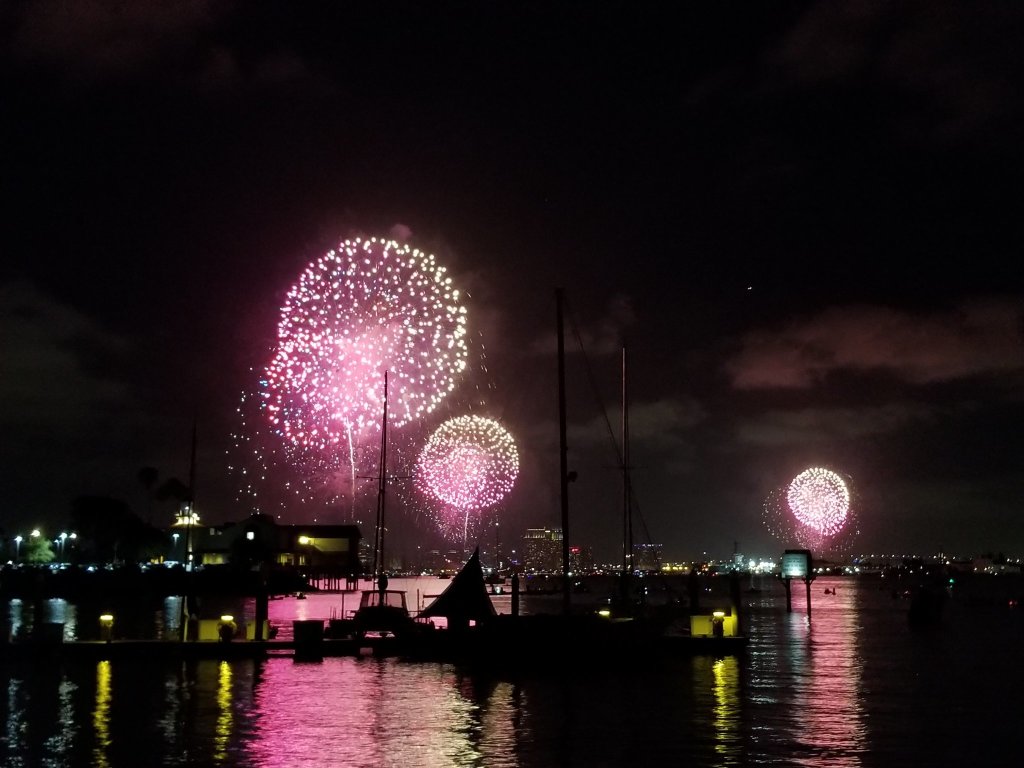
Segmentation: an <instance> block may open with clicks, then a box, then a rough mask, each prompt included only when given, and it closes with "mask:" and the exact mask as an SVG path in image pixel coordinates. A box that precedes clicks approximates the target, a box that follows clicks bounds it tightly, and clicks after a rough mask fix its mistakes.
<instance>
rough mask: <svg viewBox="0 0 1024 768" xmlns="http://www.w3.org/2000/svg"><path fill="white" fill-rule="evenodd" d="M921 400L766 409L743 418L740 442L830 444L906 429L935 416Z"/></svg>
mask: <svg viewBox="0 0 1024 768" xmlns="http://www.w3.org/2000/svg"><path fill="white" fill-rule="evenodd" d="M935 415H936V414H935V411H934V409H933V408H931V407H930V406H927V405H923V404H921V403H910V402H904V403H889V404H886V405H878V406H867V407H861V408H824V407H814V408H799V409H794V410H788V411H786V410H772V411H766V412H765V413H763V414H760V415H759V416H757V417H755V418H752V419H749V420H746V421H744V422H742V423H741V424H740V425H739V426H738V427H737V430H736V438H737V440H739V442H740V443H744V444H747V445H752V446H758V447H762V448H764V447H774V448H777V447H780V446H797V447H801V448H805V447H807V446H815V445H817V446H821V445H829V444H832V443H836V442H842V441H847V440H854V439H859V438H864V437H871V436H874V435H884V434H887V433H892V432H896V431H899V430H904V429H906V428H908V427H910V426H913V425H914V424H917V423H921V422H926V421H930V420H932V419H934V418H935Z"/></svg>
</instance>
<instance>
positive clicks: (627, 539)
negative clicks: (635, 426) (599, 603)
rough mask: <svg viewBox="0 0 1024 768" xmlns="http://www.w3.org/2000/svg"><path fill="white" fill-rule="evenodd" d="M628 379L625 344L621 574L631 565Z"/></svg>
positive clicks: (623, 370)
mask: <svg viewBox="0 0 1024 768" xmlns="http://www.w3.org/2000/svg"><path fill="white" fill-rule="evenodd" d="M628 386H629V380H628V378H627V377H626V346H625V345H623V346H622V575H623V577H625V576H627V575H629V574H630V573H631V572H632V571H633V568H632V565H633V505H632V503H631V502H632V488H631V487H630V483H629V389H628Z"/></svg>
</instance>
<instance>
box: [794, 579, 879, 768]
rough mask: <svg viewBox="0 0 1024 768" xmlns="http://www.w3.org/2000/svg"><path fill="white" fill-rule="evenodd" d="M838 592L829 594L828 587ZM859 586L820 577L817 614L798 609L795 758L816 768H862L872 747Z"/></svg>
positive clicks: (816, 592) (814, 590)
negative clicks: (799, 670) (867, 719)
mask: <svg viewBox="0 0 1024 768" xmlns="http://www.w3.org/2000/svg"><path fill="white" fill-rule="evenodd" d="M826 584H827V585H828V586H829V588H832V587H835V588H836V593H835V594H831V595H827V596H826V595H824V594H823V592H824V587H825V585H826ZM857 588H858V586H857V584H856V583H855V582H852V581H845V580H839V579H837V580H829V581H827V582H826V581H825V580H821V579H819V580H818V581H816V582H814V587H813V588H812V597H811V601H812V618H811V619H808V618H807V616H806V614H802V613H793V614H791V615H790V616H789V617H788V619H789V621H790V626H789V631H790V637H791V641H792V642H791V647H792V648H793V649H794V652H795V653H798V654H802V655H804V658H803V660H802V664H803V669H804V670H805V674H804V675H802V676H801V677H798V678H797V680H796V682H795V690H794V692H793V693H794V697H793V706H794V709H795V711H794V713H793V714H794V719H795V722H796V725H797V730H796V733H795V734H794V737H795V740H796V741H797V743H798V744H799V745H801V747H802V748H803V749H802V750H799V751H798V752H797V754H794V755H793V760H794V762H795V763H796V764H798V765H806V766H814V767H815V768H825V767H826V766H827V768H857V767H858V766H860V765H861V760H862V757H863V756H864V754H865V753H866V751H867V727H866V725H865V722H864V707H863V691H862V690H861V666H862V661H861V658H860V652H859V647H858V646H859V643H858V632H859V630H860V626H859V623H858V620H857Z"/></svg>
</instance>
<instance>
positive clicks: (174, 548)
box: [171, 533, 181, 560]
mask: <svg viewBox="0 0 1024 768" xmlns="http://www.w3.org/2000/svg"><path fill="white" fill-rule="evenodd" d="M179 536H181V534H180V533H172V534H171V540H172V541H173V542H174V543H173V544H171V559H172V560H177V559H178V537H179Z"/></svg>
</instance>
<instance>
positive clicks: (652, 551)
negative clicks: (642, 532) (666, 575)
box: [633, 544, 661, 573]
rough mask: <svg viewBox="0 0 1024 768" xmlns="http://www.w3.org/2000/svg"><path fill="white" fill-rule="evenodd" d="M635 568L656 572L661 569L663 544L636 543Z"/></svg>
mask: <svg viewBox="0 0 1024 768" xmlns="http://www.w3.org/2000/svg"><path fill="white" fill-rule="evenodd" d="M633 570H634V571H643V572H645V573H647V572H656V571H660V570H661V544H634V545H633Z"/></svg>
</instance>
